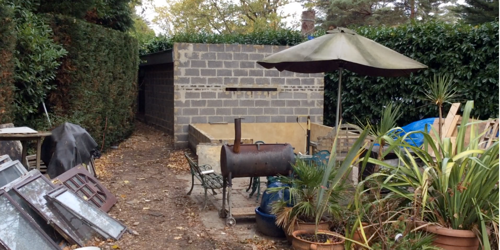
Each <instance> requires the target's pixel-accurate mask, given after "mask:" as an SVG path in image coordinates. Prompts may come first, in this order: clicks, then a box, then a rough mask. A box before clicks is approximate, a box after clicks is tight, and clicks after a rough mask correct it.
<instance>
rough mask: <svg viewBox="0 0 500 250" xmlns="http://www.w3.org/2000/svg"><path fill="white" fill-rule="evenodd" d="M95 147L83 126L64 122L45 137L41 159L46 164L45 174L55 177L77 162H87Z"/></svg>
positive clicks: (95, 144)
mask: <svg viewBox="0 0 500 250" xmlns="http://www.w3.org/2000/svg"><path fill="white" fill-rule="evenodd" d="M96 147H97V143H96V142H95V141H94V139H93V138H92V136H90V134H89V133H88V132H87V131H86V130H85V129H84V128H82V127H80V126H79V125H76V124H72V123H68V122H66V123H64V124H63V125H61V126H59V127H57V128H55V129H54V130H52V135H51V136H50V137H47V138H45V140H44V141H43V144H42V153H41V159H42V161H43V162H44V163H45V164H46V166H47V174H48V175H49V176H50V178H55V177H56V176H58V175H60V174H62V173H64V172H66V171H68V170H69V169H71V168H73V167H75V166H76V165H78V164H81V163H85V164H88V163H89V162H90V159H91V156H92V154H93V153H94V151H95V150H96Z"/></svg>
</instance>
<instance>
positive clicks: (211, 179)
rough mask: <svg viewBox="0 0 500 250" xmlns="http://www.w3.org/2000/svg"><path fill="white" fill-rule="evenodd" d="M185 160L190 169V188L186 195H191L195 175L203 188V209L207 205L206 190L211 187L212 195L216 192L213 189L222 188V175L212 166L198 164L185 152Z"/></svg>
mask: <svg viewBox="0 0 500 250" xmlns="http://www.w3.org/2000/svg"><path fill="white" fill-rule="evenodd" d="M184 156H185V157H186V159H187V161H188V162H189V168H190V169H191V183H192V185H191V190H189V192H188V193H187V195H191V191H193V187H194V177H196V178H197V179H198V180H199V181H200V182H201V186H202V187H203V188H204V189H205V202H204V204H203V209H205V208H206V206H207V199H208V198H207V190H208V189H212V192H213V194H214V195H216V194H217V193H216V192H215V190H214V189H219V188H222V175H220V174H217V173H215V171H214V170H213V169H212V167H211V166H210V165H208V164H205V165H201V166H199V165H198V164H197V163H196V162H194V161H193V159H192V158H191V157H189V155H188V154H187V153H184Z"/></svg>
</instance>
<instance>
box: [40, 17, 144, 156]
mask: <svg viewBox="0 0 500 250" xmlns="http://www.w3.org/2000/svg"><path fill="white" fill-rule="evenodd" d="M51 26H52V28H53V30H54V36H55V40H56V41H58V42H59V43H60V44H62V45H63V47H64V48H65V49H66V50H67V51H68V55H67V56H66V57H64V59H63V60H62V65H61V67H60V69H59V72H58V74H57V77H56V79H55V84H56V86H57V90H54V91H51V92H50V94H49V98H48V99H49V106H50V108H51V113H52V114H53V116H54V117H53V118H54V120H55V123H56V124H60V123H62V122H65V121H69V122H72V123H76V124H79V125H81V126H82V127H84V128H86V129H87V131H89V133H90V134H91V135H92V137H93V138H94V139H95V140H96V141H97V142H98V143H99V144H101V140H102V138H103V137H105V142H104V147H105V148H108V147H109V146H110V145H113V144H114V143H116V142H119V141H121V140H123V139H124V138H126V137H128V136H129V135H130V134H131V133H132V131H133V129H134V118H135V111H136V96H137V71H138V63H139V56H138V45H137V41H136V40H135V39H134V38H132V37H131V36H129V35H127V34H126V33H123V32H119V31H116V30H112V29H108V28H103V27H102V26H99V25H95V24H90V23H87V22H85V21H81V20H75V19H74V18H71V17H65V16H61V15H55V16H51Z"/></svg>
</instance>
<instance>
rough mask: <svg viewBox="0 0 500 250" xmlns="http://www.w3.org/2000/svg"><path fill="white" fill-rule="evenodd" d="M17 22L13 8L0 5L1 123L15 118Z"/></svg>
mask: <svg viewBox="0 0 500 250" xmlns="http://www.w3.org/2000/svg"><path fill="white" fill-rule="evenodd" d="M14 29H15V24H14V22H13V12H12V9H10V8H8V7H6V6H4V5H0V123H5V122H11V121H12V120H13V114H12V109H13V105H12V104H13V96H14V94H13V90H14V58H13V55H14V48H15V46H16V33H15V30H14Z"/></svg>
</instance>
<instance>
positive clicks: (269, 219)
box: [255, 207, 285, 238]
mask: <svg viewBox="0 0 500 250" xmlns="http://www.w3.org/2000/svg"><path fill="white" fill-rule="evenodd" d="M255 221H256V222H257V230H259V231H260V232H261V233H262V234H264V235H267V236H271V237H276V238H284V237H285V232H284V231H283V229H282V228H280V227H278V226H276V215H274V214H266V213H263V212H261V211H260V208H259V207H257V208H256V209H255Z"/></svg>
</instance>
